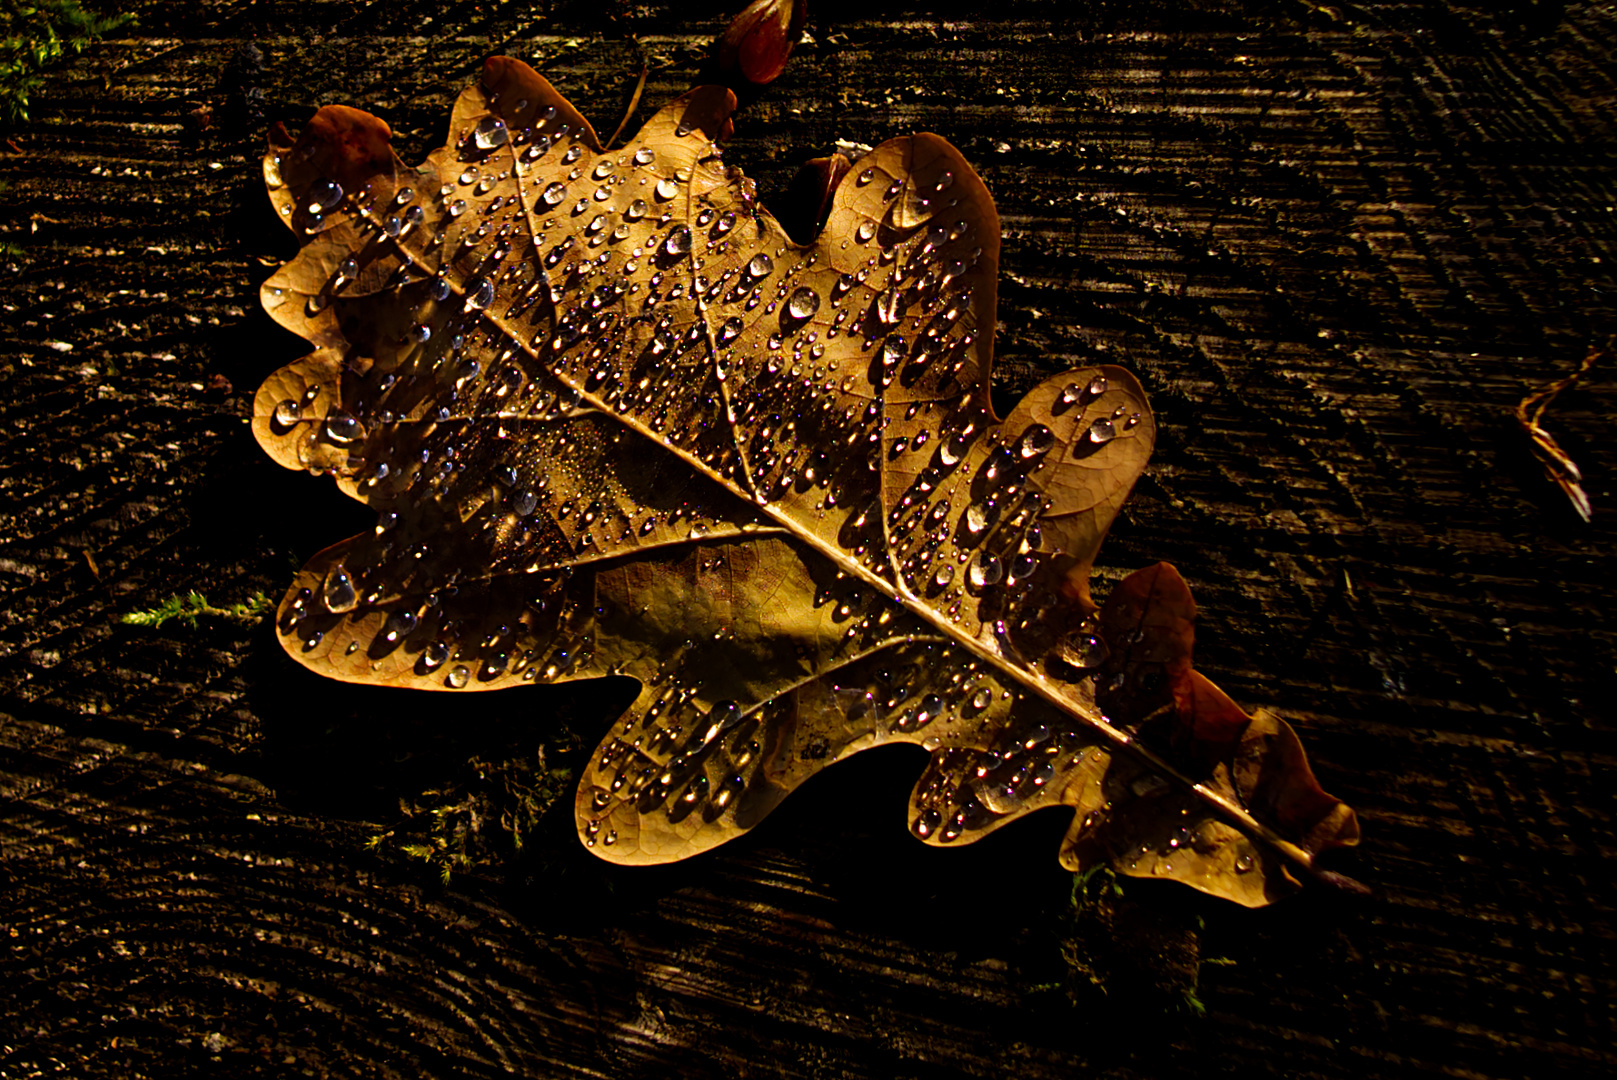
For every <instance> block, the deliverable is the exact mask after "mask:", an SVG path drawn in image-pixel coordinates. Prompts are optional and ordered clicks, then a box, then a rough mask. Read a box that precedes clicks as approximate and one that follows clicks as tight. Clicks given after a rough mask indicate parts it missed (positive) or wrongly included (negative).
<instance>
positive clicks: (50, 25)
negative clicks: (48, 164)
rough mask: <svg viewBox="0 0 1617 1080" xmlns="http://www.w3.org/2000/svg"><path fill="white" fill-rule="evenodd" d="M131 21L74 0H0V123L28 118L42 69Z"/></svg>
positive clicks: (42, 81)
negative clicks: (29, 102)
mask: <svg viewBox="0 0 1617 1080" xmlns="http://www.w3.org/2000/svg"><path fill="white" fill-rule="evenodd" d="M134 21H135V17H134V16H133V15H127V14H126V15H109V16H102V15H97V14H95V13H94V12H92V11H86V10H85V9H84V7H83V6H82V5H81V4H79V2H78V0H0V126H8V125H11V124H15V123H17V122H19V121H22V120H27V119H28V101H29V98H30V97H31V96H32V95H34V94H35V93H37V92H38V90H39V88H40V87H41V86H43V85H44V84H45V70H46V69H47V68H49V67H50V66H51V65H52V64H54V63H56V62H57V61H58V60H60V59H62V57H64V56H73V55H76V54H78V53H81V52H83V51H84V50H85V49H86V48H87V47H88V46H89V45H90V44H91V43H92V42H95V41H97V40H99V39H100V38H103V37H106V36H107V35H108V34H110V33H111V32H112V31H114V30H117V29H120V28H121V27H125V26H128V25H130V24H132V23H133V22H134Z"/></svg>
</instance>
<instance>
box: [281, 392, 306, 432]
mask: <svg viewBox="0 0 1617 1080" xmlns="http://www.w3.org/2000/svg"><path fill="white" fill-rule="evenodd" d="M301 419H303V406H302V405H300V404H299V403H298V402H296V401H293V400H292V399H291V398H287V399H286V400H285V401H283V402H281V403H280V404H279V405H277V406H275V422H276V423H277V424H279V425H280V426H281V427H291V426H292V425H293V424H295V423H297V422H298V421H299V420H301Z"/></svg>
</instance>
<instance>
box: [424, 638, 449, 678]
mask: <svg viewBox="0 0 1617 1080" xmlns="http://www.w3.org/2000/svg"><path fill="white" fill-rule="evenodd" d="M448 659H449V646H448V645H445V644H444V643H443V642H441V641H434V642H433V643H432V644H431V645H428V646H427V647H426V648H425V649H423V650H422V652H421V665H422V666H423V667H425V668H426V669H427V670H428V671H431V670H432V669H433V668H435V667H437V666H438V665H439V664H441V663H443V662H444V661H445V660H448Z"/></svg>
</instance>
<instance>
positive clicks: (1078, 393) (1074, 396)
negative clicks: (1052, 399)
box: [1061, 383, 1084, 405]
mask: <svg viewBox="0 0 1617 1080" xmlns="http://www.w3.org/2000/svg"><path fill="white" fill-rule="evenodd" d="M1083 395H1084V388H1083V387H1081V386H1079V385H1078V384H1077V383H1068V384H1067V385H1066V386H1064V387H1062V389H1061V404H1063V405H1071V404H1072V403H1073V402H1075V401H1077V400H1078V399H1079V398H1081V397H1083Z"/></svg>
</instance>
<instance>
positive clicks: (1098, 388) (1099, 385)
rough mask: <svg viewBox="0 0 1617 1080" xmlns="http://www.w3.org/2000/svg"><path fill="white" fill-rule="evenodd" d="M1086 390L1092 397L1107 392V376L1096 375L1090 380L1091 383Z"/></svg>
mask: <svg viewBox="0 0 1617 1080" xmlns="http://www.w3.org/2000/svg"><path fill="white" fill-rule="evenodd" d="M1085 390H1086V392H1087V393H1088V394H1089V396H1090V397H1100V396H1101V395H1102V394H1104V393H1106V376H1104V375H1096V376H1095V377H1094V378H1093V379H1090V380H1089V385H1088V386H1087V387H1086V388H1085Z"/></svg>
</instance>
